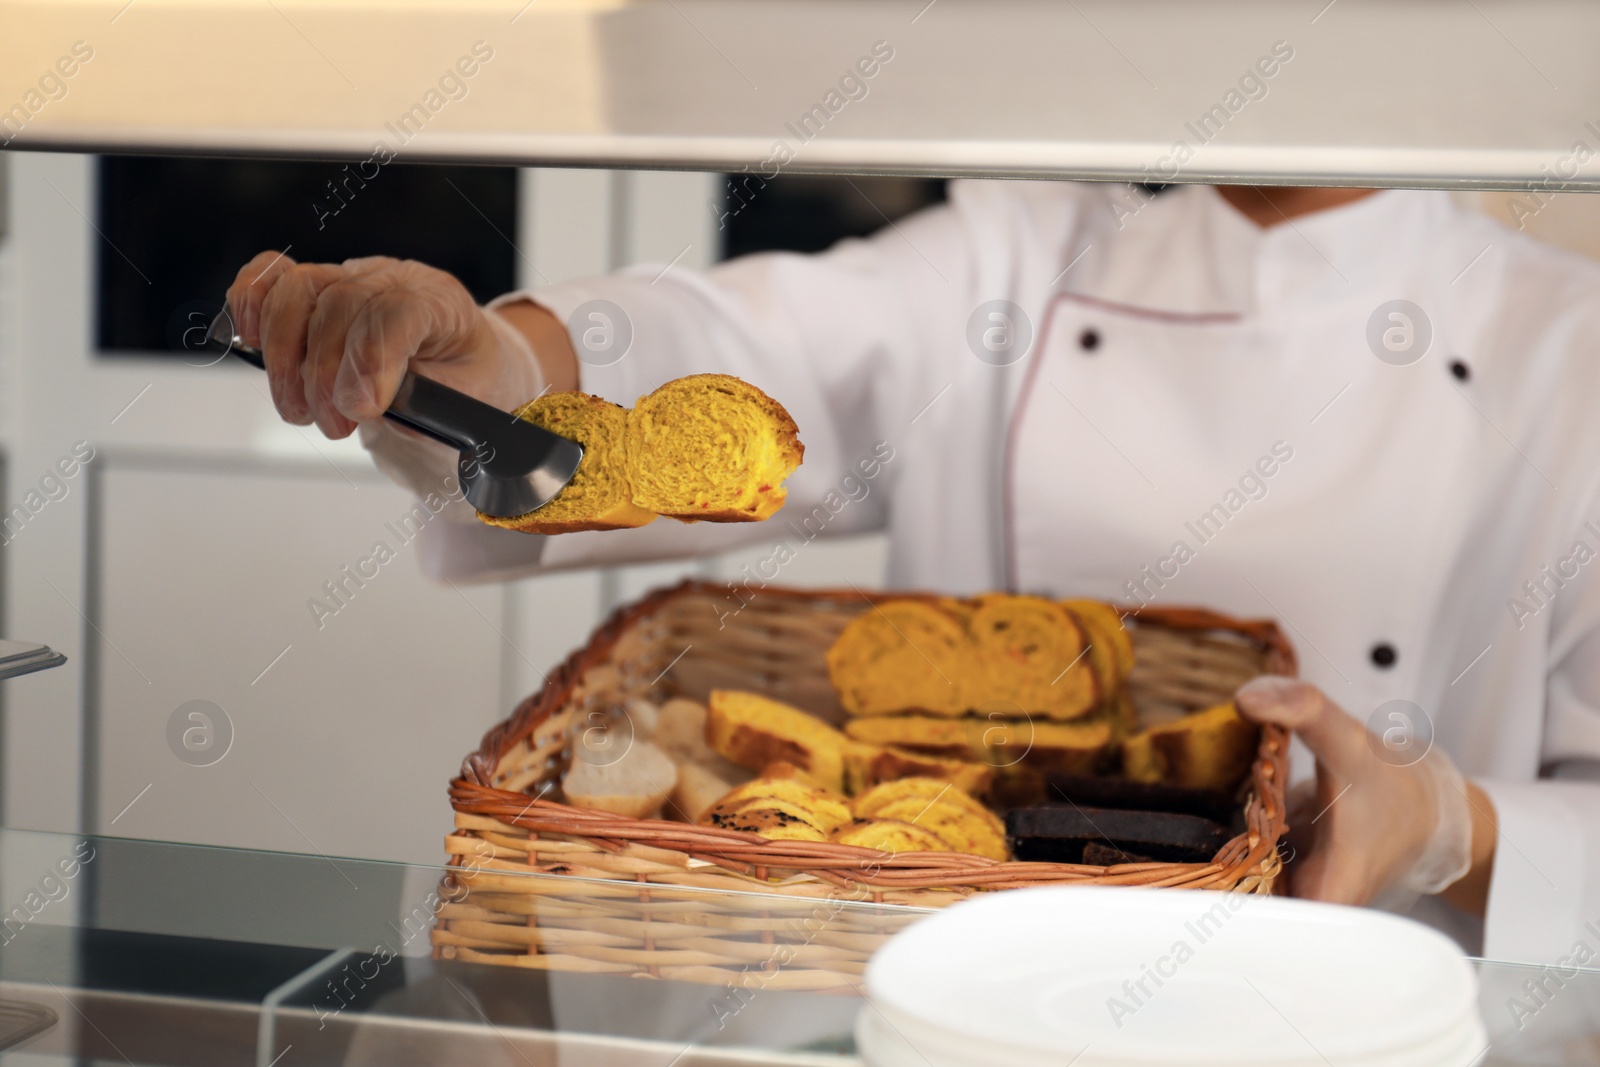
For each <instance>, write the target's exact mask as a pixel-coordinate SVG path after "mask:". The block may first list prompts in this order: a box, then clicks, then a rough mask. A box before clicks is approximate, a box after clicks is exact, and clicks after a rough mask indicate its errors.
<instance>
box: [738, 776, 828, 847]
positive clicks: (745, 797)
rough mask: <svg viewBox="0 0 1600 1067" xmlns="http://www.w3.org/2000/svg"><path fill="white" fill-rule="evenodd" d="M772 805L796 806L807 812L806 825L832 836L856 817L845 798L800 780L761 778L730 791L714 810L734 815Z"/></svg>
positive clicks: (805, 813)
mask: <svg viewBox="0 0 1600 1067" xmlns="http://www.w3.org/2000/svg"><path fill="white" fill-rule="evenodd" d="M773 802H781V803H784V804H790V805H793V806H794V808H796V809H798V810H799V811H801V812H803V813H804V815H805V818H806V821H807V822H809V823H811V824H812V825H813V826H815V827H816V828H817V829H819V830H822V831H823V832H824V833H832V832H833V831H835V830H837V829H838V828H839V827H841V826H843V825H845V824H846V823H848V822H849V821H850V820H851V819H852V818H854V815H853V813H852V812H851V810H850V805H849V803H848V802H847V801H846V800H845V798H844V797H842V796H840V795H838V794H837V793H830V792H828V791H827V790H826V789H822V788H820V787H818V786H814V785H808V784H806V783H805V782H803V781H801V780H799V779H797V778H766V777H762V778H757V779H755V780H754V781H750V782H746V783H745V784H744V785H741V786H736V787H735V788H733V789H731V790H729V791H728V793H727V794H726V795H724V796H723V797H722V798H721V799H719V800H718V801H717V802H716V803H715V804H713V805H712V806H711V810H712V811H716V812H724V813H733V812H738V811H740V810H741V809H743V808H751V807H761V806H765V805H769V804H771V803H773Z"/></svg>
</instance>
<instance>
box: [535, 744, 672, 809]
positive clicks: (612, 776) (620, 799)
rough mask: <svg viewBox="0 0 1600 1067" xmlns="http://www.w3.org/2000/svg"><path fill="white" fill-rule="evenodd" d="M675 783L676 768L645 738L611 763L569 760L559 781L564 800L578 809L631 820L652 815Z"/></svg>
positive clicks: (659, 807)
mask: <svg viewBox="0 0 1600 1067" xmlns="http://www.w3.org/2000/svg"><path fill="white" fill-rule="evenodd" d="M677 784H678V768H677V767H676V766H674V765H673V762H672V760H671V759H670V758H669V757H668V756H667V754H666V753H665V752H663V751H661V749H659V748H657V747H656V746H655V745H653V744H651V743H649V742H648V741H635V742H634V743H633V744H632V745H630V746H629V747H628V750H627V751H626V752H624V753H623V754H622V756H621V758H619V759H617V760H615V761H613V762H611V763H598V762H594V763H591V762H588V761H586V760H582V759H575V760H573V761H572V767H571V769H569V770H568V771H567V776H566V778H564V779H563V780H562V783H561V787H562V789H563V791H564V792H565V793H566V795H567V801H568V802H569V803H571V804H575V805H577V806H578V807H580V808H595V809H597V810H599V811H610V812H615V813H616V814H618V815H626V816H628V817H629V818H633V819H644V818H649V817H651V816H654V815H655V814H656V813H657V812H658V811H660V810H661V805H662V803H663V802H664V801H665V800H666V799H667V797H669V796H671V795H672V790H673V787H674V786H676V785H677Z"/></svg>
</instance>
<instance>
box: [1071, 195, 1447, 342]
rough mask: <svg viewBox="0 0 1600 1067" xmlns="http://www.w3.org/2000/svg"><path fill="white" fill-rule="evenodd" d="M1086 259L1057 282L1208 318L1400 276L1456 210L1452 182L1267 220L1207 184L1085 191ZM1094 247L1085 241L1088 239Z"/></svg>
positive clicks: (1106, 298)
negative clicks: (1152, 191)
mask: <svg viewBox="0 0 1600 1067" xmlns="http://www.w3.org/2000/svg"><path fill="white" fill-rule="evenodd" d="M1084 207H1085V212H1086V215H1085V220H1084V225H1083V227H1082V228H1081V229H1080V230H1079V237H1078V243H1077V245H1076V247H1075V248H1073V249H1071V250H1069V251H1068V252H1067V258H1066V259H1064V260H1063V264H1065V263H1066V262H1068V261H1070V259H1071V257H1073V256H1077V255H1080V254H1081V255H1082V259H1081V260H1080V261H1079V262H1078V263H1077V264H1076V265H1075V266H1073V267H1072V268H1071V269H1070V270H1068V271H1067V272H1066V273H1065V274H1064V275H1063V276H1062V279H1061V281H1060V282H1059V283H1058V287H1059V288H1060V289H1061V290H1063V291H1065V292H1070V293H1073V294H1075V295H1078V296H1083V297H1088V298H1090V299H1093V300H1097V301H1100V302H1104V303H1107V304H1111V305H1122V306H1127V307H1130V308H1137V309H1139V310H1141V311H1152V312H1161V313H1165V314H1169V315H1179V316H1186V317H1187V316H1192V317H1197V318H1207V319H1212V318H1216V317H1219V316H1223V317H1245V316H1250V315H1253V314H1255V313H1256V312H1257V311H1259V310H1260V309H1262V308H1263V307H1281V306H1283V305H1284V304H1293V303H1295V302H1298V301H1304V300H1310V301H1320V300H1330V299H1338V298H1340V297H1341V296H1349V295H1353V294H1354V293H1356V292H1359V291H1364V290H1366V289H1369V288H1383V287H1384V285H1385V284H1386V283H1387V284H1396V283H1398V280H1399V279H1400V277H1401V276H1402V274H1403V273H1404V272H1405V271H1406V269H1407V268H1408V267H1414V265H1415V262H1416V255H1417V251H1418V250H1419V249H1426V248H1427V247H1429V246H1430V243H1431V242H1430V241H1429V236H1430V234H1431V233H1433V232H1436V231H1437V230H1438V228H1439V227H1441V226H1443V225H1444V224H1446V223H1447V222H1448V221H1449V220H1450V219H1451V218H1452V217H1453V215H1454V214H1455V213H1456V212H1458V211H1459V210H1460V209H1459V208H1457V207H1456V206H1455V204H1454V203H1453V201H1452V200H1451V198H1450V194H1449V193H1444V192H1432V191H1413V190H1400V189H1392V190H1385V191H1381V192H1378V193H1375V194H1373V195H1372V196H1368V197H1363V198H1362V199H1360V200H1356V201H1353V202H1351V203H1348V204H1344V205H1341V206H1339V207H1336V208H1330V209H1328V210H1326V211H1319V212H1316V213H1314V214H1311V215H1303V216H1300V217H1298V218H1294V219H1291V220H1288V221H1286V222H1280V223H1278V224H1277V225H1275V226H1271V227H1267V228H1266V229H1263V228H1261V227H1259V226H1257V225H1256V224H1255V223H1254V222H1252V221H1250V220H1249V219H1247V218H1246V217H1245V216H1243V215H1241V214H1240V213H1239V212H1238V211H1237V210H1236V209H1235V208H1234V207H1233V206H1232V205H1231V204H1229V203H1228V202H1227V201H1226V200H1224V199H1223V198H1222V196H1221V195H1220V194H1219V193H1218V192H1217V191H1216V190H1215V189H1214V188H1212V187H1211V186H1208V185H1185V186H1180V187H1178V188H1175V189H1169V190H1167V191H1166V192H1164V193H1162V194H1161V195H1159V196H1155V197H1150V198H1148V199H1147V198H1144V196H1143V195H1142V194H1141V193H1140V191H1138V190H1130V189H1129V187H1127V186H1120V185H1107V186H1099V187H1096V188H1095V189H1094V190H1092V191H1091V192H1090V193H1089V194H1088V195H1087V196H1086V198H1085V204H1084ZM1085 246H1087V250H1085Z"/></svg>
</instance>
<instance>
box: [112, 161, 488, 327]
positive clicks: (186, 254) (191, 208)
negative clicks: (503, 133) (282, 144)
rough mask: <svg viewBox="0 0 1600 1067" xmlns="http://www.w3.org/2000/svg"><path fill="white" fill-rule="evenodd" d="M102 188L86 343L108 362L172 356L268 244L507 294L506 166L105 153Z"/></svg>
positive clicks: (308, 257)
mask: <svg viewBox="0 0 1600 1067" xmlns="http://www.w3.org/2000/svg"><path fill="white" fill-rule="evenodd" d="M98 186H99V187H98V213H99V218H98V220H97V223H96V225H97V226H98V228H99V230H100V232H101V234H102V239H101V240H99V241H98V242H97V266H96V272H95V277H96V293H95V315H96V321H95V338H96V347H97V348H98V349H99V350H100V351H101V352H103V353H106V354H109V355H147V354H150V353H161V352H177V351H180V349H179V348H178V345H179V338H180V336H181V333H182V331H183V330H184V329H185V328H186V327H188V326H192V325H193V324H194V322H195V321H199V319H200V318H201V317H202V316H203V315H204V313H205V310H206V309H211V310H215V309H216V308H217V307H219V306H220V305H221V303H222V298H223V294H224V292H225V291H226V289H227V287H228V284H229V283H230V282H231V281H232V280H233V277H234V274H235V273H236V272H237V271H238V269H239V268H240V267H241V266H243V265H244V263H245V262H247V261H248V260H249V259H250V257H251V256H253V255H255V254H256V253H257V252H260V251H262V250H264V249H269V248H272V249H284V248H289V254H290V255H291V256H292V257H293V258H295V259H297V260H300V261H302V262H338V261H340V260H344V259H350V258H352V257H355V256H372V255H384V256H396V257H399V258H402V259H419V260H421V261H423V262H424V263H428V264H431V265H432V266H435V267H438V268H440V269H441V270H447V271H449V272H450V273H452V274H454V275H455V276H456V277H458V278H460V279H461V281H462V283H463V284H465V285H466V287H467V288H468V289H469V290H471V292H472V294H473V295H474V296H475V297H477V298H478V299H479V300H480V301H484V300H488V299H490V298H491V297H494V296H498V295H499V294H501V293H504V292H506V291H508V290H510V289H513V288H515V287H516V265H517V252H516V249H515V248H514V247H513V246H512V244H511V242H512V241H514V240H515V239H516V233H517V172H516V170H515V169H514V168H511V167H474V166H458V165H434V164H419V163H386V164H382V165H380V164H379V163H378V162H376V161H374V160H370V159H369V160H366V161H364V162H359V163H348V164H340V163H299V162H266V161H256V160H231V159H168V158H158V157H144V156H106V157H103V158H102V159H101V160H100V161H99V169H98ZM291 246H292V247H291Z"/></svg>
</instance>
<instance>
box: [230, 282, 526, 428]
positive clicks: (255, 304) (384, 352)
mask: <svg viewBox="0 0 1600 1067" xmlns="http://www.w3.org/2000/svg"><path fill="white" fill-rule="evenodd" d="M228 307H229V308H231V309H232V311H233V316H234V324H235V327H236V328H237V329H238V331H239V335H240V338H241V339H242V340H243V341H244V343H245V344H248V345H250V346H252V347H255V348H260V349H262V350H263V351H264V353H265V355H266V363H267V378H268V381H269V383H270V385H271V389H272V402H273V403H274V404H275V405H276V406H277V408H278V412H279V414H281V415H282V416H283V417H284V419H286V420H287V421H289V422H292V423H295V424H296V425H300V426H305V425H308V424H310V423H312V422H315V423H316V424H317V427H318V428H319V429H320V430H321V431H322V432H323V433H324V434H326V435H327V436H329V437H332V438H340V437H347V436H349V435H350V432H351V431H352V430H354V429H355V428H356V425H357V423H361V422H366V421H369V420H372V419H376V418H378V417H379V416H381V415H382V414H383V411H384V409H385V408H387V407H388V406H389V402H390V401H391V400H393V399H394V394H395V391H396V390H397V389H398V388H399V387H400V379H401V377H402V376H403V375H404V373H405V371H406V368H407V367H412V368H413V369H415V370H417V371H418V372H419V373H421V374H422V375H424V376H425V377H429V378H433V379H435V380H437V381H439V382H442V383H443V384H445V385H448V386H451V387H452V388H455V389H459V390H461V391H462V392H464V393H467V394H469V395H471V396H475V397H477V398H478V399H479V400H483V401H485V402H487V403H490V404H493V405H494V406H496V407H499V408H502V409H507V410H509V409H510V408H513V407H515V406H517V405H519V404H522V403H525V402H526V401H528V400H531V399H533V397H535V396H536V395H538V393H539V391H540V389H541V388H543V386H544V376H543V374H542V372H541V370H540V367H539V363H538V360H537V359H536V358H535V356H534V352H533V349H532V347H531V346H530V345H529V344H528V341H527V340H526V338H524V337H523V336H522V334H521V333H520V332H519V331H518V330H516V329H515V328H513V327H512V326H511V325H509V324H508V323H506V322H505V321H504V320H503V319H501V317H500V316H499V315H497V314H495V313H494V312H490V311H486V310H485V309H483V308H480V307H479V306H478V304H477V302H476V301H474V300H473V299H472V295H471V294H470V293H468V292H467V290H466V289H465V288H464V287H463V286H462V284H461V283H460V282H459V281H457V280H456V279H455V278H454V277H453V276H451V275H449V274H447V273H445V272H444V271H441V270H436V269H434V268H433V267H429V266H427V265H425V264H422V263H417V262H414V261H411V260H397V259H389V258H387V257H383V256H370V257H367V258H364V259H350V260H346V261H345V262H343V263H338V264H334V263H296V262H295V261H294V260H292V259H290V258H289V257H287V256H284V255H281V254H279V253H276V252H263V253H261V254H260V255H258V256H256V257H255V258H254V259H252V260H251V261H250V262H249V263H247V264H245V266H244V268H243V269H242V270H240V271H239V274H238V276H237V277H235V279H234V282H233V285H232V286H230V287H229V289H228Z"/></svg>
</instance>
